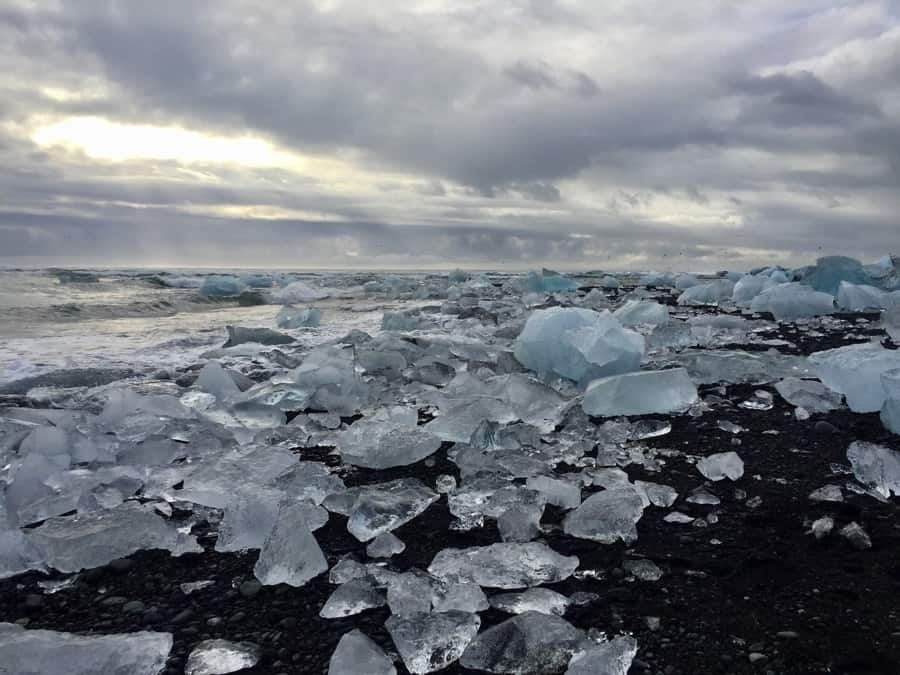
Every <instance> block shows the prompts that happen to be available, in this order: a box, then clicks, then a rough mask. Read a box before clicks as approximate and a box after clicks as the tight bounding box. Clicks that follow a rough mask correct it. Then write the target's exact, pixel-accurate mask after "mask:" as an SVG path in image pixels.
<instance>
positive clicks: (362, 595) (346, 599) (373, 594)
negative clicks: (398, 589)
mask: <svg viewBox="0 0 900 675" xmlns="http://www.w3.org/2000/svg"><path fill="white" fill-rule="evenodd" d="M384 603H385V599H384V595H382V593H381V591H379V590H378V589H376V588H375V587H374V586H373V585H372V584H371V582H369V581H368V580H366V579H351V580H350V581H348V582H347V583H345V584H341V585H340V586H338V587H337V588H336V589H335V590H334V592H333V593H332V594H331V595H330V596H329V597H328V600H326V601H325V605H324V606H323V607H322V609H321V610H319V616H321V617H322V618H323V619H340V618H343V617H345V616H352V615H353V614H359V613H360V612H364V611H366V610H367V609H374V608H376V607H382V606H383V605H384Z"/></svg>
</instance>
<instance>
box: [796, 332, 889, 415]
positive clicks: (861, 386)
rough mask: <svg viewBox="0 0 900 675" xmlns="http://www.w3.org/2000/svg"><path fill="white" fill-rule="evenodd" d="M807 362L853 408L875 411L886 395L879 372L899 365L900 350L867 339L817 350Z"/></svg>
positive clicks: (855, 409)
mask: <svg viewBox="0 0 900 675" xmlns="http://www.w3.org/2000/svg"><path fill="white" fill-rule="evenodd" d="M809 363H810V364H811V365H812V367H813V369H814V370H815V372H816V375H818V377H819V379H820V380H822V382H824V383H825V385H826V386H827V387H828V388H830V389H833V390H834V391H836V392H840V393H841V394H843V395H844V396H845V397H846V399H847V405H848V406H850V410H852V411H853V412H877V411H879V410H881V407H882V406H883V405H884V401H885V398H886V394H885V391H884V389H883V387H882V384H881V374H882V373H884V372H885V371H888V370H893V369H896V368H900V351H897V350H891V349H885V348H884V347H882V346H881V345H878V344H874V343H871V342H866V343H863V344H856V345H847V346H846V347H838V348H837V349H829V350H827V351H823V352H816V353H814V354H811V355H810V356H809Z"/></svg>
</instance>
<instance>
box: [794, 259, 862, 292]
mask: <svg viewBox="0 0 900 675" xmlns="http://www.w3.org/2000/svg"><path fill="white" fill-rule="evenodd" d="M800 281H802V282H803V283H804V284H806V285H807V286H811V287H812V288H813V289H815V290H817V291H821V292H823V293H828V294H830V295H831V296H835V295H837V294H838V290H839V289H840V286H841V282H842V281H846V282H849V283H851V284H869V285H871V284H872V281H873V279H872V278H871V277H870V276H869V275H868V274H866V271H865V270H864V269H863V266H862V263H861V262H859V260H855V259H853V258H847V257H845V256H840V255H833V256H827V257H825V258H819V259H818V260H817V261H816V264H815V265H814V266H812V267H807V268H805V269H804V270H802V271H800Z"/></svg>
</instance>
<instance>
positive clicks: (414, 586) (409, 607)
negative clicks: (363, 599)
mask: <svg viewBox="0 0 900 675" xmlns="http://www.w3.org/2000/svg"><path fill="white" fill-rule="evenodd" d="M434 587H435V580H434V579H433V578H432V577H430V576H428V575H427V574H425V573H424V572H422V571H421V570H418V569H414V570H412V571H411V572H403V573H402V574H396V575H394V576H392V577H391V578H390V579H388V582H387V602H388V606H389V607H390V608H391V614H394V615H396V616H412V615H415V614H427V613H428V612H430V611H431V608H432V603H433V600H434V594H435V588H434Z"/></svg>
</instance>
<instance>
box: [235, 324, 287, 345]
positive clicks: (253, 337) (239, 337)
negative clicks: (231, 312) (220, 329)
mask: <svg viewBox="0 0 900 675" xmlns="http://www.w3.org/2000/svg"><path fill="white" fill-rule="evenodd" d="M225 330H226V331H227V332H228V340H227V341H226V342H225V344H224V345H223V346H225V347H236V346H238V345H242V344H246V343H255V344H260V345H268V346H272V345H289V344H291V343H293V342H294V338H292V337H291V336H290V335H285V334H284V333H279V332H278V331H276V330H272V329H271V328H251V327H247V326H225Z"/></svg>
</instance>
